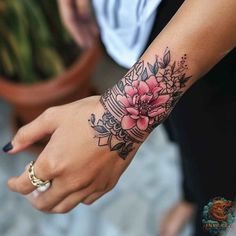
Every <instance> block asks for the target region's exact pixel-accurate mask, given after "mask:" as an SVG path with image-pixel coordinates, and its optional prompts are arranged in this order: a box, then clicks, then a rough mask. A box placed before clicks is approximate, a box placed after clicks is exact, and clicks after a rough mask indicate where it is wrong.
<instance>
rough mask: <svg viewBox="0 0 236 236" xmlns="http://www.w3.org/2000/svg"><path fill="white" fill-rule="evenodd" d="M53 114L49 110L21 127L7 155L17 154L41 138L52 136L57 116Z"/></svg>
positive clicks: (52, 111) (52, 109) (52, 110)
mask: <svg viewBox="0 0 236 236" xmlns="http://www.w3.org/2000/svg"><path fill="white" fill-rule="evenodd" d="M54 113H55V112H54V108H50V109H48V110H47V111H45V112H44V113H42V114H41V115H40V116H39V117H38V118H36V119H35V120H34V121H32V122H30V123H29V124H27V125H25V126H23V127H21V128H20V129H19V130H18V131H17V133H16V134H15V136H14V137H13V139H12V141H11V150H8V153H11V154H12V153H16V152H19V151H21V150H23V149H25V148H26V147H28V146H30V145H31V144H33V143H35V142H36V141H38V140H41V139H42V138H43V137H45V136H47V135H50V134H52V133H53V132H54V131H55V129H56V128H57V120H56V117H57V116H55V114H54ZM8 145H9V144H8ZM3 149H4V148H3Z"/></svg>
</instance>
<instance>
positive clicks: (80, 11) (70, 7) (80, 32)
mask: <svg viewBox="0 0 236 236" xmlns="http://www.w3.org/2000/svg"><path fill="white" fill-rule="evenodd" d="M58 5H59V9H60V12H61V17H62V20H63V22H64V24H65V26H66V28H67V29H68V31H69V32H70V33H71V35H72V37H73V38H74V40H75V41H76V42H77V43H78V44H79V45H80V46H81V47H82V48H90V47H91V46H92V44H93V42H94V40H95V39H96V38H97V36H98V32H99V31H98V27H97V25H96V22H95V20H94V19H93V17H92V14H91V6H90V0H58Z"/></svg>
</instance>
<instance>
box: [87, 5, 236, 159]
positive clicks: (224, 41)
mask: <svg viewBox="0 0 236 236" xmlns="http://www.w3.org/2000/svg"><path fill="white" fill-rule="evenodd" d="M235 10H236V3H235V1H234V0H227V1H224V2H223V1H220V0H217V1H214V5H212V1H209V0H208V1H203V0H202V1H199V0H189V1H186V2H185V3H184V4H183V6H182V7H181V8H180V9H179V11H178V12H177V14H176V15H175V16H174V17H173V19H172V20H171V22H170V23H169V24H168V25H167V26H166V27H165V29H164V30H163V31H162V32H161V34H160V35H159V36H158V37H157V38H156V39H155V40H154V41H153V43H152V44H151V45H150V47H149V48H148V49H147V50H146V52H145V53H144V54H143V56H142V57H141V58H140V60H139V61H138V62H137V63H136V64H135V65H134V66H133V67H132V68H131V69H130V70H129V71H128V73H127V74H126V75H125V76H124V77H123V78H122V79H121V80H120V81H119V82H118V83H117V84H116V85H115V86H114V87H113V88H111V89H108V90H107V92H106V93H105V94H103V95H102V96H101V104H102V106H103V108H104V111H105V112H104V114H103V116H102V117H95V115H92V116H91V119H90V124H91V126H92V128H94V130H95V131H96V135H95V136H96V137H97V138H98V139H99V142H98V144H99V145H100V146H109V148H110V150H111V151H117V152H118V154H119V155H120V156H121V157H122V158H125V157H126V156H127V155H128V154H129V152H130V151H131V150H133V148H134V147H135V146H136V145H139V144H140V143H141V142H143V141H144V140H145V138H146V137H147V136H148V134H149V133H150V132H151V131H152V130H153V129H154V128H155V127H156V126H157V125H159V124H160V123H161V122H162V121H163V120H164V119H165V118H166V117H167V116H168V115H169V113H170V112H171V110H172V109H173V107H174V106H175V104H176V102H177V101H178V100H179V98H180V97H181V96H182V95H183V94H184V92H185V91H186V90H187V89H188V88H189V87H190V86H191V84H193V83H194V82H195V81H196V80H197V79H199V78H200V77H201V76H202V75H203V74H204V73H206V72H207V71H208V70H209V69H210V68H211V67H212V66H214V65H215V64H216V63H217V62H218V61H219V60H220V59H221V58H222V57H223V56H224V55H226V53H227V52H228V51H230V50H231V49H232V48H233V47H234V46H235V43H236V32H235V30H234V25H235V23H236V17H235V14H234V12H235ZM97 118H101V119H100V121H97V120H96V119H97Z"/></svg>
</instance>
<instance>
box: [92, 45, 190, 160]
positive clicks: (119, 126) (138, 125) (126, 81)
mask: <svg viewBox="0 0 236 236" xmlns="http://www.w3.org/2000/svg"><path fill="white" fill-rule="evenodd" d="M186 59H187V56H186V54H184V55H183V56H182V57H181V59H180V60H179V61H177V60H172V59H171V53H170V50H169V49H168V48H166V50H165V52H164V55H163V56H162V57H160V56H156V60H155V61H154V62H153V63H149V62H144V61H143V60H139V61H138V62H137V63H135V64H134V66H133V67H132V68H131V69H130V70H129V71H128V73H127V74H126V75H125V76H124V77H123V78H122V79H121V80H120V81H119V82H118V83H117V84H116V85H115V86H114V87H113V88H111V89H108V90H107V91H106V92H105V93H104V94H103V95H102V96H101V99H100V102H101V104H102V105H103V107H104V108H105V112H104V114H103V115H102V116H101V118H97V117H96V115H95V114H91V117H90V119H89V123H90V126H91V127H92V129H93V130H94V132H95V136H94V137H95V138H97V139H98V146H108V147H109V149H110V151H116V152H117V153H118V155H119V156H120V157H121V158H123V159H125V158H127V156H128V154H129V153H130V152H131V151H132V150H133V149H134V144H135V143H141V142H143V141H144V140H145V138H146V137H147V135H148V134H149V133H150V132H151V131H152V130H153V129H154V128H155V127H156V126H158V125H159V124H160V123H161V122H163V121H164V120H165V118H166V117H167V116H168V114H169V113H170V111H171V110H172V109H173V107H174V106H175V104H176V103H177V101H178V100H179V98H180V97H181V96H182V94H183V92H184V89H183V88H184V87H185V86H186V85H187V83H188V81H189V80H190V78H191V76H187V75H186V74H187V71H188V67H187V65H186Z"/></svg>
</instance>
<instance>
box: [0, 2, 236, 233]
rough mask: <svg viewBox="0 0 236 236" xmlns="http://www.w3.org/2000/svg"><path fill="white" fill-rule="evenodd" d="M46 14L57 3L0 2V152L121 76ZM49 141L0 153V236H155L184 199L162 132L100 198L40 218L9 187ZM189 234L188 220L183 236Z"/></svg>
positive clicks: (174, 153)
mask: <svg viewBox="0 0 236 236" xmlns="http://www.w3.org/2000/svg"><path fill="white" fill-rule="evenodd" d="M50 9H57V5H56V1H36V0H35V1H34V0H28V1H15V0H7V1H4V0H0V114H1V115H0V145H1V146H3V145H4V144H6V143H7V142H8V141H9V140H11V137H12V135H13V134H14V132H15V131H16V130H17V129H18V128H19V127H20V126H22V125H24V124H26V123H28V122H29V121H31V120H32V119H34V118H35V117H36V116H38V115H39V114H40V113H41V112H42V111H44V110H45V109H46V108H47V107H50V106H54V105H60V104H64V103H67V102H70V101H74V100H76V99H80V98H83V97H86V96H89V95H93V94H100V93H102V92H103V91H104V90H105V89H106V88H108V87H110V86H112V85H113V84H114V83H115V82H116V81H117V80H118V79H120V78H121V77H122V75H123V74H124V73H125V72H126V71H125V70H124V69H122V68H120V67H118V66H117V65H116V64H115V63H114V62H113V61H112V60H111V59H110V58H109V57H108V56H107V55H106V53H105V52H104V50H103V49H102V48H101V46H100V44H99V43H97V42H96V43H95V44H94V46H93V47H92V48H91V49H89V50H86V51H82V50H80V49H79V48H78V47H77V46H76V44H75V43H74V42H73V40H72V39H71V38H70V36H69V35H68V33H67V32H66V30H65V29H64V27H63V26H62V23H61V21H60V17H59V14H58V11H57V10H55V11H49V10H50ZM46 142H47V140H42V141H41V142H40V143H37V144H35V145H34V146H33V147H31V148H30V150H28V151H27V152H22V153H20V154H17V155H14V156H9V155H6V154H4V153H1V158H0V188H1V191H0V204H1V205H0V236H49V235H57V236H65V235H66V236H154V235H158V229H159V225H160V222H161V219H162V218H163V216H164V214H165V212H166V211H167V210H168V209H170V208H171V207H172V206H174V205H175V203H176V202H178V201H179V200H180V199H181V194H182V193H181V178H182V177H181V168H180V161H179V153H178V147H177V146H176V145H175V144H174V143H171V142H170V141H169V140H168V138H167V135H166V133H165V131H164V128H163V127H162V126H160V127H158V128H157V129H156V130H155V131H154V132H153V133H152V134H151V135H150V137H149V138H148V140H147V141H146V142H145V143H144V144H143V145H142V147H141V148H140V150H139V151H138V153H137V155H136V157H135V159H134V161H133V163H132V164H131V166H130V167H129V168H128V170H127V171H126V172H125V174H124V175H123V176H122V178H121V180H120V181H119V183H118V185H117V186H116V188H115V189H114V190H113V191H111V192H110V193H108V194H107V195H106V196H105V197H103V198H102V199H100V200H98V201H97V202H96V203H94V204H93V205H91V206H85V205H79V206H78V207H77V208H75V209H74V210H73V211H71V212H70V213H67V214H65V215H46V214H43V213H40V212H38V211H36V210H34V209H33V208H32V207H31V206H30V205H29V204H28V203H27V201H26V200H25V199H24V198H23V197H21V196H19V195H17V194H15V193H11V192H10V191H9V190H8V189H7V187H6V181H7V179H8V178H9V177H11V176H12V175H19V174H21V173H22V171H23V170H24V168H25V166H26V164H27V163H29V162H30V161H31V160H32V159H34V158H36V157H37V155H38V153H39V152H40V150H42V148H43V146H44V145H45V143H46ZM191 231H192V226H191V222H190V223H189V224H188V225H187V226H186V227H185V228H184V229H183V231H182V232H181V234H180V235H181V236H188V235H191ZM230 235H235V233H233V232H231V233H230Z"/></svg>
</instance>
